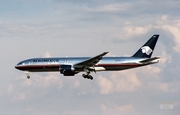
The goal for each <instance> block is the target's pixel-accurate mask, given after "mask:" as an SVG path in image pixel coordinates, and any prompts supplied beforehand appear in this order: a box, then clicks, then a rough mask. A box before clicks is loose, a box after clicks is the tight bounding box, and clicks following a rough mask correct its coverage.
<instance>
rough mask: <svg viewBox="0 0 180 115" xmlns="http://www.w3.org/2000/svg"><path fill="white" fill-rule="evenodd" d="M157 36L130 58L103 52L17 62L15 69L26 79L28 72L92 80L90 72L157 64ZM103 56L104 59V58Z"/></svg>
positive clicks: (28, 76)
mask: <svg viewBox="0 0 180 115" xmlns="http://www.w3.org/2000/svg"><path fill="white" fill-rule="evenodd" d="M158 38H159V35H156V34H155V35H153V36H152V37H151V38H150V39H149V40H148V41H147V42H146V43H145V44H144V45H143V46H142V47H141V48H140V49H139V50H138V51H137V52H136V53H135V54H134V55H132V56H131V57H106V56H105V55H106V54H107V53H108V52H103V53H101V54H99V55H97V56H94V57H60V58H32V59H27V60H24V61H21V62H19V63H18V64H17V65H16V66H15V68H16V69H19V70H22V71H25V72H26V74H27V79H29V78H30V75H29V72H55V71H58V72H60V73H61V74H63V75H64V76H75V74H78V73H80V72H85V73H84V74H82V76H83V77H84V78H87V79H91V80H93V77H92V76H91V73H92V72H95V73H96V72H99V71H120V70H126V69H131V68H136V67H142V66H146V65H150V64H154V63H158V62H159V59H160V57H152V58H151V55H152V53H153V50H154V48H155V45H156V42H157V40H158ZM104 56H105V57H104Z"/></svg>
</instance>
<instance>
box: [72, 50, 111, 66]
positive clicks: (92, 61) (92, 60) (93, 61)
mask: <svg viewBox="0 0 180 115" xmlns="http://www.w3.org/2000/svg"><path fill="white" fill-rule="evenodd" d="M107 53H108V52H104V53H102V54H100V55H97V56H95V57H92V58H90V59H87V60H85V61H83V62H80V63H77V64H74V67H75V68H86V67H92V66H94V65H95V64H97V63H98V62H99V61H100V60H101V59H102V57H103V56H105V55H106V54H107Z"/></svg>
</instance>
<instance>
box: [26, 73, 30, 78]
mask: <svg viewBox="0 0 180 115" xmlns="http://www.w3.org/2000/svg"><path fill="white" fill-rule="evenodd" d="M25 73H26V75H27V79H30V75H29V72H28V71H26V72H25Z"/></svg>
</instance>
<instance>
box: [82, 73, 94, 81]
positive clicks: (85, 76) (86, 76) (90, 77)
mask: <svg viewBox="0 0 180 115" xmlns="http://www.w3.org/2000/svg"><path fill="white" fill-rule="evenodd" d="M82 76H83V77H84V78H87V79H90V80H93V77H92V76H91V75H86V74H82Z"/></svg>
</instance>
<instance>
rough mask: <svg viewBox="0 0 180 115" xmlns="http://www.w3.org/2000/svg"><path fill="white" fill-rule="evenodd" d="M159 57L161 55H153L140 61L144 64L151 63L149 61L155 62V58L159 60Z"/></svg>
mask: <svg viewBox="0 0 180 115" xmlns="http://www.w3.org/2000/svg"><path fill="white" fill-rule="evenodd" d="M159 58H160V57H153V58H148V59H145V60H142V61H139V62H140V63H143V64H146V63H149V62H153V61H154V60H157V59H159Z"/></svg>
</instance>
